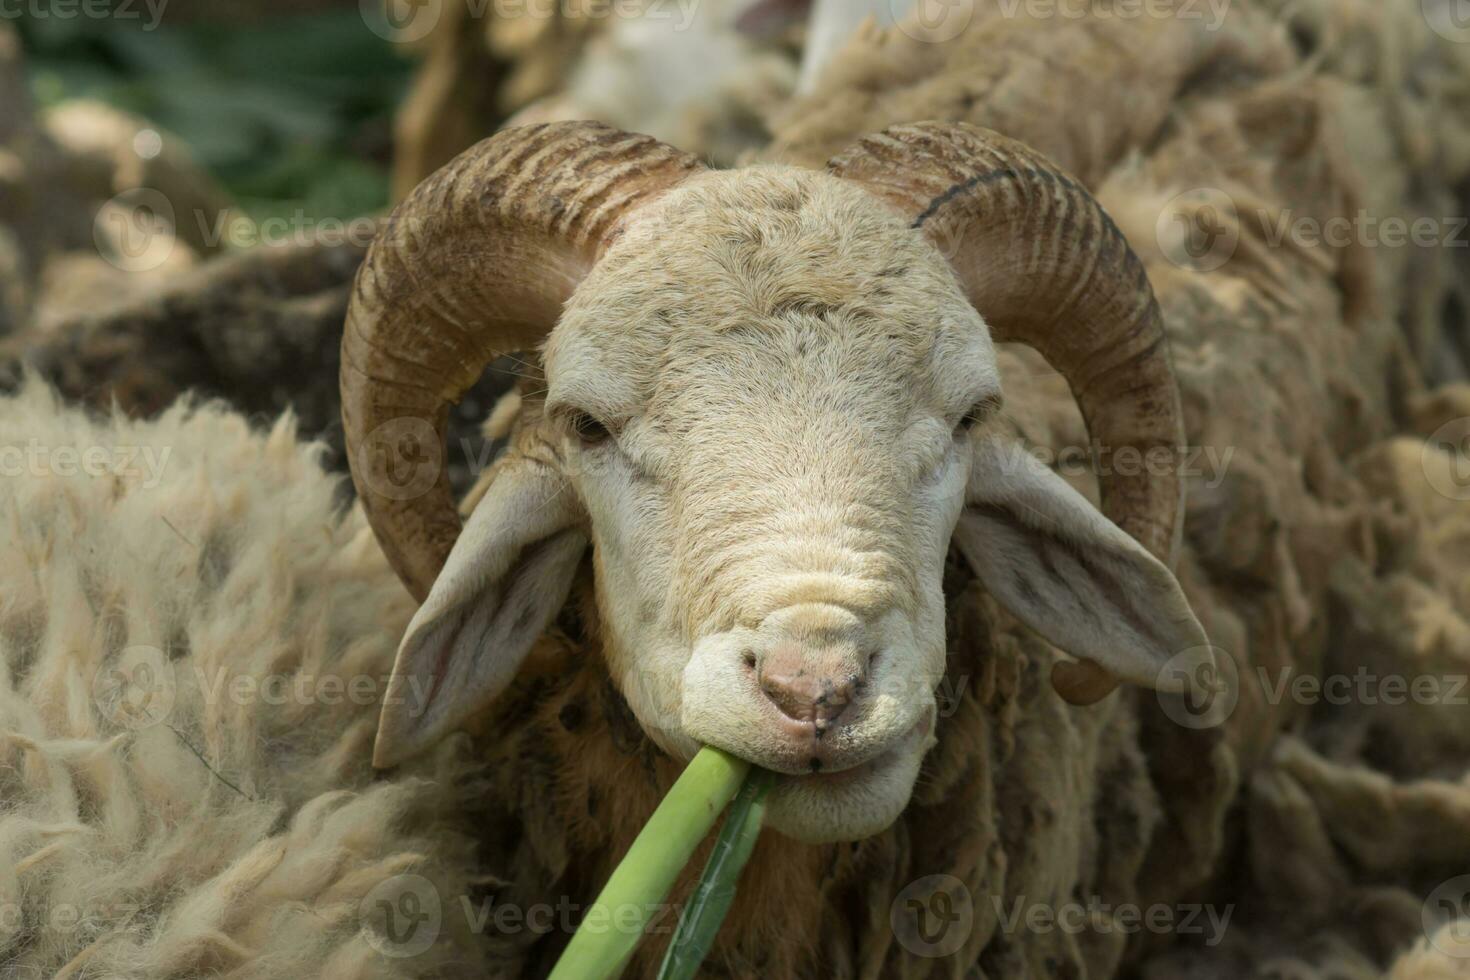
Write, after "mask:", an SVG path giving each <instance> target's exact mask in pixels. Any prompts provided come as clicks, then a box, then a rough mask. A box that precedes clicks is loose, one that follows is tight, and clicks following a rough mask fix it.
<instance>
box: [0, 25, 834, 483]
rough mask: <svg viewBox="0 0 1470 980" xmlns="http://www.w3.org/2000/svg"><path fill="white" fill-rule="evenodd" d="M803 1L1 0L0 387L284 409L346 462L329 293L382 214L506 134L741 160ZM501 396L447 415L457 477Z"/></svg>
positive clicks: (788, 51) (336, 321) (496, 375)
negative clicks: (667, 146)
mask: <svg viewBox="0 0 1470 980" xmlns="http://www.w3.org/2000/svg"><path fill="white" fill-rule="evenodd" d="M807 9H808V3H807V2H806V0H251V2H250V3H243V2H230V0H188V2H187V3H185V2H184V0H0V386H3V387H13V386H14V385H16V384H17V383H19V380H20V378H21V377H22V375H23V372H24V371H26V370H34V371H38V372H40V373H41V374H42V375H43V376H45V377H46V378H47V380H49V381H50V382H51V383H53V384H54V385H56V386H57V388H58V389H59V390H60V391H61V393H62V394H63V395H64V396H65V397H67V398H69V399H76V400H80V401H83V402H86V403H88V404H92V405H95V406H98V407H106V406H109V405H111V404H112V403H114V402H116V403H118V404H119V405H121V406H122V407H123V408H124V409H125V410H127V411H129V412H133V413H138V414H150V413H153V412H156V411H159V410H161V409H163V408H164V407H165V406H167V405H169V404H171V403H173V401H174V400H175V399H176V398H177V397H178V396H179V395H180V394H182V393H183V392H184V391H185V390H193V391H196V392H198V393H200V394H201V395H203V396H206V397H223V398H226V399H228V400H229V401H231V402H232V403H233V404H234V405H236V406H237V407H239V408H241V409H243V410H244V411H246V412H247V413H251V414H253V415H255V416H256V417H258V418H259V419H260V420H261V421H264V420H267V419H271V418H274V417H275V416H277V415H279V414H280V412H282V411H283V410H285V409H287V408H288V407H289V408H292V409H294V410H295V411H296V412H297V413H298V415H299V416H300V418H301V421H302V427H303V429H304V430H305V431H306V432H307V433H309V434H310V435H312V436H321V437H323V438H324V439H325V440H326V441H327V443H328V445H329V446H330V451H331V457H330V458H329V460H328V462H329V465H333V466H340V465H341V463H342V460H341V456H340V433H339V432H338V422H337V399H336V383H335V379H336V373H337V345H338V343H339V340H340V336H341V325H342V320H343V316H344V314H345V310H346V299H347V290H348V288H349V284H350V281H351V278H352V275H353V273H354V272H355V270H356V268H357V265H358V263H359V262H360V260H361V258H362V254H363V252H364V250H365V248H366V246H367V244H368V242H369V241H371V239H372V236H373V234H374V232H375V230H376V224H377V221H378V219H379V218H381V217H382V216H383V215H385V214H386V213H387V211H388V210H389V208H390V207H391V205H392V203H393V202H394V201H395V200H396V199H397V198H400V197H402V196H403V195H404V194H405V193H407V191H408V190H410V189H411V188H412V187H413V186H414V185H415V184H417V183H418V182H419V180H421V179H422V178H423V177H424V176H427V175H428V174H429V173H431V172H432V171H433V170H435V169H437V168H438V167H439V166H440V165H442V164H443V163H445V162H447V161H448V160H449V159H450V158H452V157H453V156H454V155H455V154H457V153H458V152H460V151H461V150H463V149H465V148H467V147H469V146H470V145H472V144H473V143H475V142H476V141H478V140H479V139H481V138H483V137H485V136H488V135H490V134H491V133H493V132H495V130H496V129H497V128H499V127H501V126H502V125H505V124H506V123H508V122H527V121H541V120H553V119H571V118H599V119H603V120H605V121H607V122H610V123H613V124H615V125H620V126H624V127H625V128H629V129H637V130H640V131H644V132H651V133H653V134H654V135H656V136H659V137H661V138H663V139H667V140H669V141H671V142H674V143H676V144H677V145H680V146H682V147H684V148H686V149H689V150H691V151H693V152H696V153H700V154H702V155H704V156H706V157H707V158H709V159H710V160H711V161H713V162H715V163H718V164H731V163H734V162H736V160H738V159H739V158H740V156H741V155H742V153H744V152H745V151H746V150H748V149H749V148H751V147H755V146H759V145H761V144H762V143H764V142H765V140H766V139H767V133H766V131H765V128H764V125H763V122H762V120H763V119H764V118H765V117H766V114H767V113H768V111H769V110H770V109H771V107H772V106H774V105H776V104H778V103H779V102H781V101H782V100H784V99H786V98H788V97H789V95H790V94H791V92H792V91H793V88H794V86H795V84H796V78H797V73H798V65H797V60H798V57H799V53H800V51H801V44H802V40H803V38H802V32H803V25H802V23H801V19H802V16H803V15H804V14H805V13H806V12H807ZM674 38H677V43H670V41H671V39H674ZM23 365H24V366H23ZM511 379H512V373H511V372H510V370H509V366H508V365H507V366H504V369H503V370H492V371H491V372H489V373H488V374H487V376H486V378H485V381H484V383H483V384H482V385H481V387H480V388H479V389H477V390H476V391H474V392H472V393H471V394H470V396H469V397H468V398H466V399H465V401H464V402H463V403H462V404H461V405H460V407H459V418H458V420H456V423H455V431H453V432H452V433H451V436H452V438H451V455H452V456H453V457H454V459H455V460H456V461H457V462H456V464H455V467H454V469H453V476H454V478H455V481H456V483H459V482H462V481H463V480H464V479H467V478H468V473H469V468H468V467H466V466H464V465H462V464H463V462H464V461H465V459H466V458H468V459H471V460H474V459H478V460H480V461H481V462H482V463H483V460H484V458H485V454H486V452H487V446H486V444H485V442H484V440H483V439H482V438H481V436H480V433H479V428H478V422H479V420H481V419H483V418H484V416H485V414H486V412H487V411H488V408H489V405H490V402H491V401H492V400H493V399H494V398H496V397H498V395H499V394H500V393H501V392H502V391H503V390H504V389H505V388H506V387H507V386H508V384H509V382H510V380H511Z"/></svg>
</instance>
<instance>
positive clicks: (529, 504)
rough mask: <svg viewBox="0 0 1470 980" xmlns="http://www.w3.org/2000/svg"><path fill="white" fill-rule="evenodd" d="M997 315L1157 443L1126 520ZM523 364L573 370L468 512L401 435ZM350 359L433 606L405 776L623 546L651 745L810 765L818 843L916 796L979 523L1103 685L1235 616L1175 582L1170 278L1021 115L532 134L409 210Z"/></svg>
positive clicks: (419, 654) (1105, 434) (1087, 686)
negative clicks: (1070, 467)
mask: <svg viewBox="0 0 1470 980" xmlns="http://www.w3.org/2000/svg"><path fill="white" fill-rule="evenodd" d="M997 341H1017V342H1022V343H1025V344H1028V345H1030V346H1032V347H1034V348H1036V349H1037V350H1038V351H1040V353H1041V354H1042V355H1043V356H1044V357H1045V358H1046V359H1047V360H1048V361H1049V362H1050V363H1051V364H1052V365H1053V366H1054V367H1055V368H1056V369H1057V370H1059V371H1060V372H1061V373H1062V374H1063V375H1064V376H1065V377H1066V379H1067V380H1068V382H1069V384H1070V386H1071V389H1072V392H1073V394H1074V395H1075V397H1076V399H1077V401H1078V403H1079V405H1080V407H1081V409H1082V413H1083V416H1084V418H1085V420H1086V422H1087V425H1088V428H1089V433H1090V436H1091V438H1092V440H1093V441H1094V443H1095V444H1096V445H1099V446H1103V447H1107V448H1108V449H1110V450H1112V451H1114V452H1117V451H1120V450H1124V449H1130V450H1133V451H1135V452H1136V453H1137V458H1139V459H1142V460H1147V461H1150V465H1140V466H1138V467H1133V468H1123V467H1119V468H1117V469H1115V470H1109V471H1107V472H1105V473H1103V475H1102V476H1101V477H1100V491H1101V500H1102V512H1099V511H1098V510H1097V509H1095V508H1094V507H1093V506H1092V505H1091V504H1090V503H1089V502H1088V501H1087V500H1086V498H1084V497H1083V496H1082V495H1080V494H1078V493H1077V492H1076V491H1074V490H1073V489H1072V488H1071V487H1070V486H1069V485H1068V484H1066V483H1065V482H1064V481H1063V480H1062V479H1061V478H1059V477H1058V476H1056V475H1055V474H1053V473H1052V472H1051V471H1050V470H1049V469H1047V468H1046V467H1045V466H1043V465H1041V464H1040V463H1039V462H1037V461H1036V460H1035V459H1034V457H1033V456H1032V455H1031V454H1029V453H1027V452H1025V451H1024V450H1023V449H1022V448H1021V447H1020V446H1019V445H1017V444H1016V443H1015V442H1013V441H1012V440H1010V439H1009V438H1007V437H1005V436H1003V435H1002V434H1001V433H1000V432H999V431H998V429H999V428H1000V427H999V426H997V425H995V424H994V420H995V418H996V415H997V413H998V412H999V411H1000V410H1001V406H1002V397H1003V395H1002V387H1001V378H1000V375H999V371H998V368H997V361H996V353H995V347H994V344H995V343H996V342H997ZM508 352H533V353H534V354H535V355H538V356H539V368H540V371H541V372H543V374H544V380H545V390H544V391H535V392H529V393H528V397H527V400H526V406H525V411H524V413H523V424H522V426H521V428H520V430H519V432H518V433H517V435H516V438H515V439H514V441H513V443H512V445H511V447H510V449H509V450H508V452H507V455H506V456H505V457H504V458H502V459H501V460H500V461H499V462H498V463H497V471H496V476H495V479H494V481H493V483H492V484H491V486H490V487H489V490H488V492H487V493H486V494H485V496H484V497H483V498H482V499H481V500H480V501H479V502H478V504H477V505H476V506H475V507H474V510H473V512H472V513H471V514H470V515H469V517H468V519H467V520H465V521H464V522H463V526H461V520H460V517H459V515H458V512H457V510H456V507H455V502H454V499H453V497H452V495H451V492H450V488H449V484H448V479H447V474H446V472H445V468H444V467H442V466H437V467H433V468H431V471H430V472H429V473H428V476H427V478H420V477H421V476H422V474H420V476H419V477H415V478H414V479H409V480H406V481H405V480H403V479H399V480H398V482H395V481H394V475H395V474H394V473H393V472H391V468H392V464H393V462H394V460H393V459H392V456H393V453H392V452H388V453H386V454H385V453H383V452H381V451H380V450H382V449H383V447H384V446H385V445H386V444H388V443H390V442H391V438H389V437H390V436H392V435H393V434H394V433H400V434H401V433H405V432H413V431H422V432H425V433H427V434H428V441H429V442H430V443H434V442H435V441H436V440H437V446H438V447H439V448H440V449H441V450H442V445H443V438H444V432H445V426H446V419H447V413H448V410H449V407H450V405H451V404H452V403H454V402H455V401H457V400H458V399H459V398H460V397H461V396H462V395H463V393H464V392H465V391H466V390H467V389H468V388H469V387H470V385H472V384H473V383H474V382H475V381H476V380H477V379H478V378H479V376H480V375H481V373H482V372H483V371H484V369H485V367H486V365H487V364H488V363H489V362H490V361H491V360H492V359H494V358H495V357H497V356H498V355H502V354H505V353H508ZM342 353H343V358H342V405H343V419H344V423H345V427H346V434H347V440H348V445H349V458H350V461H351V464H352V468H353V473H354V477H355V479H356V483H357V487H358V490H359V492H360V496H361V500H362V504H363V506H364V508H365V509H366V512H367V515H368V518H369V520H370V522H371V524H372V526H373V528H374V530H375V531H376V533H377V535H378V537H379V539H380V541H381V542H382V545H383V547H384V550H385V552H386V553H387V556H388V558H389V560H390V561H391V563H392V565H393V567H394V568H395V569H396V571H397V572H398V574H399V575H400V576H401V578H402V579H403V581H404V582H405V584H406V585H407V587H408V588H409V589H410V590H411V591H412V592H413V593H414V594H415V596H416V597H418V598H419V599H421V600H422V602H423V604H422V606H421V607H420V609H419V610H418V613H417V615H416V616H415V617H414V619H413V621H412V623H411V625H410V627H409V629H408V631H407V634H406V635H405V637H404V639H403V641H402V646H401V647H400V649H399V653H398V660H397V664H396V667H395V677H394V680H393V686H392V687H391V688H390V691H389V696H388V704H387V706H386V707H385V708H384V711H383V716H382V720H381V725H380V729H379V732H378V740H377V746H376V757H375V761H376V763H377V764H379V765H392V764H394V763H396V762H397V761H399V760H401V759H403V758H405V757H407V756H409V755H411V754H413V753H415V752H417V751H419V750H420V749H422V748H424V747H426V746H428V745H429V744H431V743H432V742H433V741H434V740H436V739H437V738H439V737H440V736H442V735H444V734H446V733H447V732H449V731H452V730H453V729H455V728H456V727H457V726H459V725H460V724H461V723H463V722H464V721H465V720H466V718H467V717H468V716H470V715H471V714H472V713H474V712H475V711H477V710H478V709H480V708H483V707H484V706H485V705H486V704H487V703H488V702H490V701H491V700H492V699H494V698H495V697H496V695H497V694H499V693H500V692H501V691H503V690H504V689H505V688H506V686H507V685H508V683H509V682H510V681H511V679H512V678H513V677H514V675H515V673H516V671H517V668H518V666H519V664H520V663H521V661H522V660H523V658H524V657H525V656H526V655H527V653H528V651H529V650H530V649H531V647H532V644H533V643H534V642H535V640H536V639H537V637H538V635H539V634H540V633H541V632H542V631H543V630H544V629H545V628H546V627H547V625H548V623H549V622H550V621H551V620H552V618H553V617H554V616H555V615H556V614H557V613H558V611H559V610H560V608H561V606H562V605H563V603H564V602H565V601H566V599H567V596H568V594H569V591H570V589H571V587H572V583H573V579H574V577H575V575H576V572H577V570H578V568H579V566H580V565H581V563H582V562H583V561H584V560H588V559H589V558H590V560H591V562H592V567H593V570H594V576H593V577H594V581H595V589H596V600H597V606H598V610H599V614H600V619H601V639H602V655H603V657H604V658H605V660H606V666H607V669H608V671H609V673H610V675H611V677H612V679H613V682H614V683H615V684H616V685H617V686H618V689H619V690H620V691H621V693H622V695H623V697H624V698H625V699H626V700H627V702H628V704H629V706H630V707H631V709H632V711H633V713H634V715H635V716H636V717H637V718H638V720H639V723H640V724H641V726H642V727H643V728H644V730H645V731H646V732H647V734H648V736H649V737H650V738H651V739H652V740H653V741H654V742H655V743H656V744H657V745H658V746H659V747H660V748H661V749H662V750H664V751H665V752H667V753H669V754H671V755H672V756H674V757H676V758H689V757H691V756H692V755H693V753H694V752H695V751H697V749H698V748H699V746H701V745H706V744H707V745H714V746H718V747H720V748H723V749H725V750H727V751H729V752H732V753H734V754H736V755H738V756H741V757H743V758H745V759H748V760H749V761H751V762H752V763H755V764H757V765H759V766H763V767H765V768H766V769H770V770H774V771H775V772H777V773H780V774H783V777H782V779H781V780H780V781H779V784H778V785H777V787H776V789H775V790H774V792H773V795H772V798H771V803H770V807H769V820H770V822H771V824H772V825H773V826H774V827H776V828H777V829H778V830H780V831H782V832H784V833H786V834H789V835H791V836H794V837H797V838H799V839H803V840H810V841H828V840H851V839H857V838H860V837H863V836H866V835H869V834H872V833H875V832H877V831H879V830H881V829H882V828H884V827H886V826H888V825H889V824H890V823H891V822H892V821H893V820H894V819H895V818H896V817H897V816H898V814H899V812H900V811H901V810H902V809H903V807H904V806H905V804H906V803H907V801H908V799H909V795H910V793H911V790H912V788H913V784H914V781H915V778H916V776H917V774H918V772H919V767H920V762H921V760H922V758H923V756H924V753H925V752H926V751H927V750H928V749H929V748H930V747H931V746H932V745H933V744H934V739H935V735H934V731H935V725H934V721H935V713H936V699H935V693H934V692H935V688H936V686H937V685H938V683H939V681H940V679H941V677H942V675H943V673H944V670H945V635H944V623H945V598H944V593H943V590H942V585H941V580H942V576H943V569H944V566H945V560H946V555H947V553H948V551H949V549H950V547H951V545H952V544H953V545H954V546H955V547H957V549H958V551H959V552H960V553H961V554H962V555H963V557H964V559H965V560H966V561H967V562H968V563H969V564H970V565H971V566H972V568H973V570H974V572H975V574H976V576H977V577H978V578H979V579H980V580H981V581H982V582H983V583H984V585H985V586H986V587H987V588H988V589H989V590H990V592H991V593H992V594H993V595H994V596H995V597H996V598H997V599H998V600H999V601H1000V602H1002V603H1003V604H1004V605H1006V606H1007V607H1008V608H1009V609H1010V610H1011V611H1012V612H1013V613H1014V614H1015V615H1016V616H1017V617H1018V618H1019V619H1020V620H1022V621H1023V622H1025V623H1026V624H1028V625H1029V626H1030V627H1032V628H1033V629H1035V630H1036V631H1037V632H1038V633H1039V634H1041V635H1042V636H1044V637H1045V638H1047V639H1048V640H1050V641H1052V642H1053V643H1055V644H1056V645H1057V646H1058V647H1060V648H1061V649H1062V650H1064V651H1066V652H1067V653H1070V654H1071V655H1073V656H1074V657H1076V658H1078V659H1077V660H1076V661H1066V662H1064V663H1062V664H1059V665H1058V667H1057V669H1056V670H1055V671H1054V673H1053V676H1052V680H1053V683H1054V685H1055V686H1056V688H1057V690H1058V691H1059V692H1060V693H1061V694H1062V696H1064V697H1066V698H1067V699H1068V700H1070V701H1072V702H1074V703H1087V702H1089V701H1094V700H1096V699H1098V698H1100V697H1102V696H1103V695H1105V694H1107V693H1108V692H1109V691H1110V690H1111V689H1112V688H1113V687H1114V686H1115V685H1116V683H1117V680H1119V679H1121V680H1126V681H1129V682H1134V683H1138V684H1142V685H1147V686H1151V687H1163V688H1172V689H1182V688H1183V687H1184V686H1185V685H1187V684H1188V683H1189V674H1188V672H1174V671H1163V670H1162V669H1161V668H1162V667H1163V665H1164V664H1165V663H1166V662H1169V661H1170V660H1171V658H1175V657H1176V656H1177V655H1180V654H1181V653H1184V652H1186V651H1190V650H1197V649H1200V648H1202V647H1203V645H1204V644H1205V642H1206V641H1205V637H1204V635H1203V632H1202V630H1201V628H1200V626H1199V624H1198V622H1197V621H1196V619H1195V617H1194V615H1193V613H1192V612H1191V610H1190V608H1189V605H1188V603H1187V601H1186V599H1185V597H1184V595H1183V594H1182V592H1181V590H1180V588H1179V585H1178V583H1177V582H1176V581H1175V579H1174V576H1173V575H1172V573H1171V572H1170V570H1169V562H1170V557H1171V551H1172V548H1173V547H1174V544H1175V542H1176V540H1177V537H1178V531H1179V522H1180V515H1181V491H1182V484H1181V480H1180V477H1179V470H1178V467H1177V466H1175V465H1173V463H1174V462H1175V461H1176V460H1177V457H1178V454H1179V452H1180V447H1181V443H1182V426H1181V416H1180V408H1179V396H1178V391H1177V387H1176V384H1175V380H1174V377H1173V374H1172V371H1171V369H1170V365H1169V360H1168V354H1167V349H1166V345H1165V340H1164V333H1163V329H1162V323H1161V318H1160V313H1159V309H1158V305H1157V303H1156V302H1155V300H1154V296H1153V293H1152V291H1151V289H1150V286H1149V283H1148V279H1147V277H1146V275H1145V273H1144V270H1143V267H1142V265H1141V263H1140V262H1139V260H1138V258H1137V257H1136V256H1135V255H1134V254H1133V252H1132V251H1131V250H1130V248H1129V247H1128V244H1127V243H1126V242H1125V241H1124V239H1123V237H1122V235H1121V234H1120V233H1119V231H1118V229H1117V228H1116V227H1115V226H1114V225H1113V223H1112V222H1111V221H1110V220H1109V219H1108V217H1107V216H1106V214H1105V213H1104V212H1103V211H1102V209H1101V208H1100V207H1099V205H1098V204H1097V202H1096V201H1095V200H1093V198H1092V197H1091V196H1090V195H1089V194H1088V193H1087V192H1086V191H1085V190H1084V189H1083V188H1082V187H1080V186H1079V185H1078V184H1077V183H1076V182H1075V181H1074V180H1072V179H1071V178H1069V177H1067V176H1066V175H1065V174H1063V173H1061V172H1060V171H1059V170H1058V169H1057V168H1056V167H1055V166H1053V165H1052V164H1050V163H1049V162H1048V161H1047V160H1045V159H1044V158H1043V157H1041V156H1040V155H1039V154H1037V153H1036V152H1034V151H1032V150H1030V149H1029V148H1027V147H1025V146H1023V145H1021V144H1018V143H1016V142H1014V141H1012V140H1008V139H1006V138H1004V137H1002V136H999V135H998V134H995V133H991V132H988V131H984V130H980V129H976V128H973V127H967V126H950V125H940V124H917V125H911V126H903V127H897V128H894V129H891V130H888V131H886V132H884V133H882V134H880V135H876V136H873V137H870V138H867V139H864V140H862V141H861V142H859V143H857V144H856V145H855V146H853V147H852V148H851V149H850V150H849V151H847V152H846V153H844V154H842V155H840V156H839V157H837V158H835V159H833V160H832V161H831V162H830V164H829V165H828V167H827V169H826V171H825V172H819V171H813V170H807V169H801V168H796V167H789V166H775V165H770V166H755V167H749V168H745V169H738V170H728V171H716V170H711V169H707V168H706V167H704V166H702V165H701V164H700V162H699V161H698V160H696V159H695V158H693V157H692V156H689V155H688V154H684V153H681V152H679V151H677V150H675V149H672V148H670V147H668V146H666V145H664V144H661V143H659V142H657V141H655V140H653V139H651V138H648V137H645V136H637V135H631V134H628V133H624V132H620V131H617V130H614V129H610V128H608V127H605V126H601V125H597V124H592V123H568V124H556V125H547V126H539V127H531V128H526V129H516V130H509V131H506V132H503V133H501V134H499V135H497V136H494V137H492V138H491V139H489V140H486V141H485V142H483V143H481V144H480V145H478V146H477V147H475V148H473V149H471V150H469V151H467V152H466V153H465V154H463V155H462V156H460V157H459V158H458V159H457V160H455V161H454V162H452V163H451V164H449V165H448V166H447V167H445V168H444V169H443V170H441V171H439V172H438V173H437V174H435V175H434V176H432V177H430V178H429V179H428V180H426V181H425V182H424V183H423V184H422V185H420V186H419V187H418V188H417V189H416V191H415V192H414V193H413V194H412V195H411V196H410V197H409V198H408V199H407V200H406V201H405V202H404V203H403V204H402V205H401V206H400V207H399V208H398V209H397V210H396V211H395V213H394V215H393V217H392V218H391V219H390V221H389V223H388V224H387V226H386V227H385V229H384V231H383V233H382V234H381V235H380V237H379V240H378V241H377V242H376V243H375V244H374V245H373V247H372V249H371V251H370V253H369V255H368V257H367V260H366V262H365V263H364V265H363V267H362V269H361V271H360V273H359V275H358V278H357V282H356V286H355V291H354V295H353V298H352V302H351V307H350V311H349V314H348V320H347V328H346V335H345V338H344V341H343V349H342ZM385 433H386V434H387V435H385ZM431 448H432V447H431ZM1105 515H1106V516H1105ZM1204 656H1206V657H1207V656H1208V654H1207V653H1205V654H1204ZM413 692H417V696H411V694H412V693H413Z"/></svg>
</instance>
